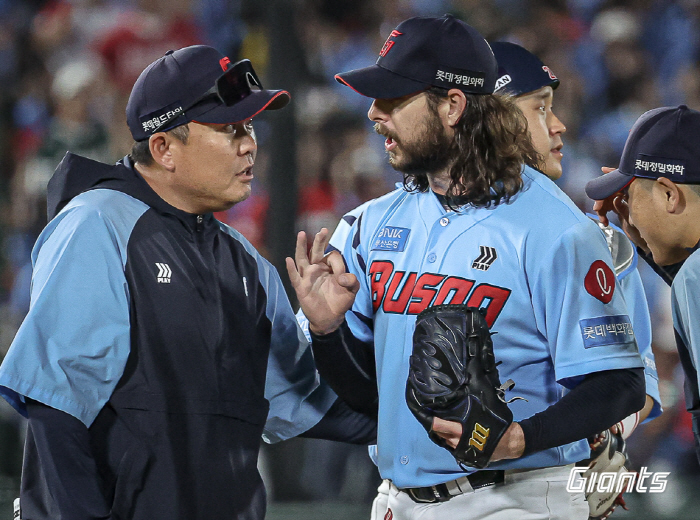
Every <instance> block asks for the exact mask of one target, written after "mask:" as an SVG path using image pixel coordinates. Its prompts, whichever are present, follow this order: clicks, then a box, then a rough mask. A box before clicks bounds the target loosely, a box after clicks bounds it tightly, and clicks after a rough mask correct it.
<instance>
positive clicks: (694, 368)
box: [671, 249, 700, 461]
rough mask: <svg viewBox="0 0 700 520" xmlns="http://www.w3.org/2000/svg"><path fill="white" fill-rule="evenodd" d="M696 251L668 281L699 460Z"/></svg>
mask: <svg viewBox="0 0 700 520" xmlns="http://www.w3.org/2000/svg"><path fill="white" fill-rule="evenodd" d="M698 288H700V251H698V250H697V249H696V250H695V251H694V252H693V253H692V254H691V255H690V256H689V257H688V259H687V260H686V261H685V262H684V263H683V267H681V268H680V270H679V271H678V273H677V274H676V276H675V278H674V279H673V283H672V284H671V310H672V313H673V328H674V330H675V332H676V343H677V347H678V354H679V356H680V361H681V365H682V366H683V371H684V372H685V377H686V382H685V403H686V408H687V409H688V411H689V412H690V413H691V415H692V421H693V433H694V435H695V451H696V454H697V457H698V460H699V461H700V390H699V388H700V377H699V376H698V366H699V365H700V290H698Z"/></svg>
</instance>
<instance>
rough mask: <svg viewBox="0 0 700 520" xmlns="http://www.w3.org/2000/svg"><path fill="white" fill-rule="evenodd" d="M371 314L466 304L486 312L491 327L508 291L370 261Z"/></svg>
mask: <svg viewBox="0 0 700 520" xmlns="http://www.w3.org/2000/svg"><path fill="white" fill-rule="evenodd" d="M369 280H370V287H371V293H372V306H373V308H374V312H377V311H378V310H379V309H380V308H381V309H382V310H383V311H384V312H385V313H388V314H419V313H420V312H421V311H423V310H424V309H426V308H427V307H429V306H434V305H443V304H455V305H459V304H466V305H468V306H470V307H478V308H480V309H486V322H487V323H488V325H489V327H491V326H493V324H494V322H495V321H496V318H498V315H499V314H500V313H501V311H502V310H503V307H504V306H505V304H506V301H508V297H509V296H510V294H511V290H510V289H507V288H505V287H498V286H496V285H491V284H487V283H481V284H476V282H475V280H469V279H467V278H461V277H459V276H448V275H444V274H439V273H422V274H421V275H420V276H419V275H418V273H417V272H414V271H411V272H407V271H397V270H395V269H394V264H393V262H391V261H389V260H374V261H373V262H372V263H371V265H370V267H369Z"/></svg>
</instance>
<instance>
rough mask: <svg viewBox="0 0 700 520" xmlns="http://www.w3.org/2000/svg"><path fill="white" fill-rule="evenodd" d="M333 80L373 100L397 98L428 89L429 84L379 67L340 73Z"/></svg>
mask: <svg viewBox="0 0 700 520" xmlns="http://www.w3.org/2000/svg"><path fill="white" fill-rule="evenodd" d="M335 80H336V81H337V82H338V83H342V84H343V85H346V86H348V87H350V88H351V89H353V90H354V91H355V92H357V93H358V94H362V95H363V96H367V97H369V98H373V99H393V98H398V97H402V96H407V95H409V94H413V93H415V92H420V91H422V90H426V89H427V88H428V87H430V84H429V83H423V82H420V81H416V80H414V79H409V78H406V77H404V76H401V75H400V74H396V73H395V72H391V71H390V70H387V69H385V68H384V67H381V66H380V65H371V66H369V67H364V68H362V69H355V70H351V71H348V72H342V73H340V74H336V75H335Z"/></svg>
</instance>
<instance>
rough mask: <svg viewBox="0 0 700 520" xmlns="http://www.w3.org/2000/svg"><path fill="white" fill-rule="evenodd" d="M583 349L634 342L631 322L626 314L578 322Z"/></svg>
mask: <svg viewBox="0 0 700 520" xmlns="http://www.w3.org/2000/svg"><path fill="white" fill-rule="evenodd" d="M579 325H580V327H581V335H582V336H583V347H584V348H592V347H602V346H603V345H624V344H626V343H631V342H632V341H634V331H633V330H632V322H631V321H630V318H629V316H627V315H626V314H622V315H617V316H600V317H599V318H589V319H586V320H580V321H579Z"/></svg>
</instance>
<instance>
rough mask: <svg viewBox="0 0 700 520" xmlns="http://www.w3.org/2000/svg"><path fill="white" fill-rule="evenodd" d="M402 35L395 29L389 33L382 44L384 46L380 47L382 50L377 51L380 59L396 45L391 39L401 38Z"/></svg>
mask: <svg viewBox="0 0 700 520" xmlns="http://www.w3.org/2000/svg"><path fill="white" fill-rule="evenodd" d="M402 34H403V33H402V32H399V31H397V30H396V29H394V30H393V31H391V34H390V35H389V37H388V38H387V39H386V41H385V42H384V46H383V47H382V50H381V51H379V56H380V57H382V58H383V57H384V56H386V53H387V52H389V51H390V50H391V48H392V47H393V46H394V44H395V43H396V42H395V41H394V40H392V38H396V37H397V36H401V35H402Z"/></svg>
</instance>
